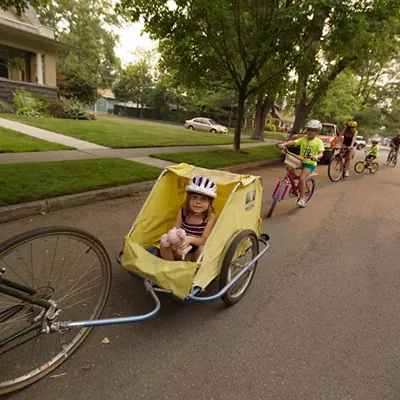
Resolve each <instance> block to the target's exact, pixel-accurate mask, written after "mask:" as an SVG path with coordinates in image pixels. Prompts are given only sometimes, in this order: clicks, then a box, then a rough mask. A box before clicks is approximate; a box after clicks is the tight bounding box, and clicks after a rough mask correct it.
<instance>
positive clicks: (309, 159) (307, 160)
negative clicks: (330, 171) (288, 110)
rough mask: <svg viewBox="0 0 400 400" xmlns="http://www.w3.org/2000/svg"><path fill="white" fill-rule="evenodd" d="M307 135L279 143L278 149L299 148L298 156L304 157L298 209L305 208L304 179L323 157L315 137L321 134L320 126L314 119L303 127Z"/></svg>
mask: <svg viewBox="0 0 400 400" xmlns="http://www.w3.org/2000/svg"><path fill="white" fill-rule="evenodd" d="M305 128H306V130H307V134H306V135H305V136H303V137H301V138H299V139H296V140H289V141H288V142H285V143H281V144H280V145H279V147H280V148H283V147H286V146H300V155H301V156H303V157H304V160H303V162H302V166H303V170H302V171H301V175H300V179H299V183H300V185H299V186H300V197H299V198H298V199H297V205H298V206H299V207H304V206H305V202H306V199H305V193H306V184H305V182H306V179H307V177H308V176H309V175H310V174H311V173H312V172H314V171H315V167H316V166H317V162H318V161H319V160H320V159H321V158H322V156H323V155H324V143H323V142H322V140H321V139H320V138H317V137H316V136H317V135H318V134H319V133H320V132H321V129H322V124H321V122H320V121H318V120H316V119H312V120H311V121H308V122H307V123H306V125H305Z"/></svg>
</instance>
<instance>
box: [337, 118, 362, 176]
mask: <svg viewBox="0 0 400 400" xmlns="http://www.w3.org/2000/svg"><path fill="white" fill-rule="evenodd" d="M357 134H358V131H357V122H356V121H348V122H346V128H345V129H343V131H342V132H341V133H340V135H339V138H342V137H343V146H344V147H345V148H348V149H349V150H350V151H349V152H348V153H347V155H346V162H345V165H344V168H345V172H344V175H345V176H346V177H347V176H349V168H350V162H351V160H352V158H353V157H354V151H353V146H354V143H355V141H356V139H357Z"/></svg>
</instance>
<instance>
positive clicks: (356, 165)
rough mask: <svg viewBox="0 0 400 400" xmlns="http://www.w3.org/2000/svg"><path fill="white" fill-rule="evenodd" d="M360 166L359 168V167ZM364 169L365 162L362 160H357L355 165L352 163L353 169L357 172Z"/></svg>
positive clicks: (359, 172)
mask: <svg viewBox="0 0 400 400" xmlns="http://www.w3.org/2000/svg"><path fill="white" fill-rule="evenodd" d="M359 167H361V168H359ZM364 170H365V162H364V161H358V162H357V163H356V164H355V165H354V171H356V172H357V174H361V173H363V172H364Z"/></svg>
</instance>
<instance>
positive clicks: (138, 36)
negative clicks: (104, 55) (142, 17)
mask: <svg viewBox="0 0 400 400" xmlns="http://www.w3.org/2000/svg"><path fill="white" fill-rule="evenodd" d="M113 30H114V31H115V32H116V33H118V34H119V44H118V45H117V46H116V48H115V54H116V55H117V57H119V58H120V59H121V62H122V65H123V66H125V65H126V64H129V63H130V62H134V61H135V60H136V57H135V54H134V53H135V51H136V50H138V49H142V50H152V49H154V48H155V47H156V46H157V43H156V42H153V41H152V40H150V38H149V36H148V35H147V34H146V33H142V30H143V22H137V23H129V24H125V25H124V26H123V27H121V28H114V29H113Z"/></svg>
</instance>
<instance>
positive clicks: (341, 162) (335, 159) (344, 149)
mask: <svg viewBox="0 0 400 400" xmlns="http://www.w3.org/2000/svg"><path fill="white" fill-rule="evenodd" d="M349 151H351V150H350V148H349V147H348V146H345V145H341V147H340V148H335V149H334V151H333V156H332V158H331V161H329V165H328V177H329V179H330V180H331V181H332V182H338V181H339V180H340V178H343V179H344V178H346V170H345V168H344V166H345V165H346V158H347V155H348V154H349Z"/></svg>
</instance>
